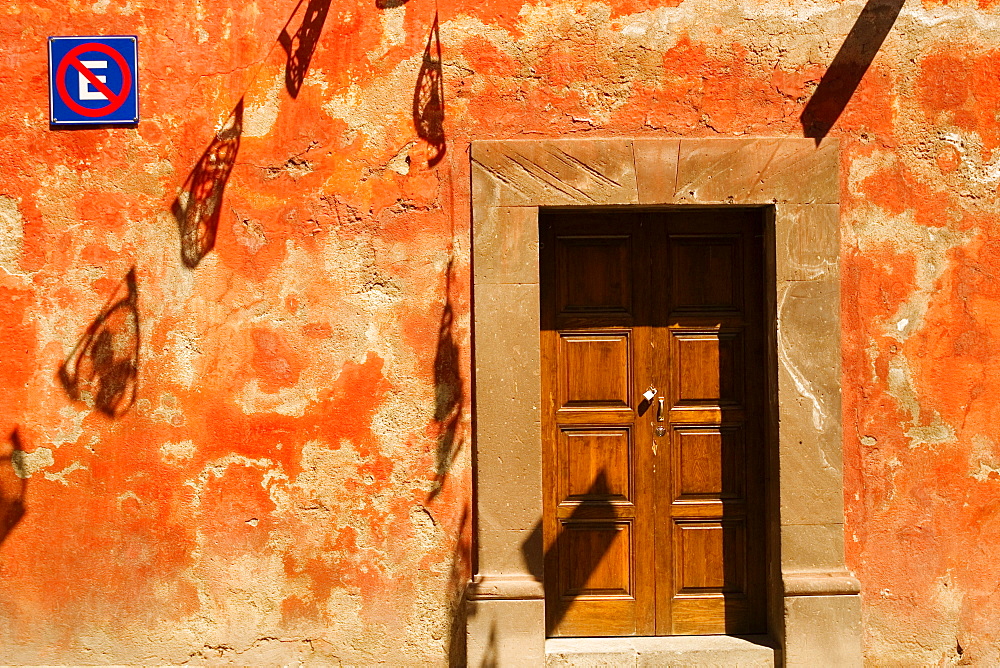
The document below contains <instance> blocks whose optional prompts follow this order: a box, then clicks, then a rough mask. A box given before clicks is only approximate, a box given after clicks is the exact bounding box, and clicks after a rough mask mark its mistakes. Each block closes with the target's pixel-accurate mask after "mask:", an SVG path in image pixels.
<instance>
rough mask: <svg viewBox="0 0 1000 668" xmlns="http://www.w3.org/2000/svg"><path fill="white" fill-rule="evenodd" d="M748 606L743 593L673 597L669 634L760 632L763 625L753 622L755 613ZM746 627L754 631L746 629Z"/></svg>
mask: <svg viewBox="0 0 1000 668" xmlns="http://www.w3.org/2000/svg"><path fill="white" fill-rule="evenodd" d="M751 608H752V606H751V605H750V603H749V602H748V601H747V599H746V597H745V596H742V595H733V594H703V595H694V596H680V597H678V598H676V599H675V600H674V604H673V616H672V619H671V627H670V633H671V634H672V635H678V636H682V635H712V634H722V633H728V634H730V635H745V634H749V633H760V632H761V631H762V627H760V626H759V625H757V624H756V622H754V621H753V620H755V619H756V616H757V613H756V612H753V611H752V609H751ZM747 628H755V629H757V630H755V631H745V630H744V629H747Z"/></svg>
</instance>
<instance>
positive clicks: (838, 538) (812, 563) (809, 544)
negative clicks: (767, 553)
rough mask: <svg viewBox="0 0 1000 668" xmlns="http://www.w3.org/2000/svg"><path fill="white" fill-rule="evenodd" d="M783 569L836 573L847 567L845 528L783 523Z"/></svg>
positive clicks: (834, 525) (832, 525)
mask: <svg viewBox="0 0 1000 668" xmlns="http://www.w3.org/2000/svg"><path fill="white" fill-rule="evenodd" d="M781 567H782V569H783V570H789V571H799V570H815V571H837V570H842V569H843V568H844V525H843V524H838V523H830V524H784V525H782V526H781Z"/></svg>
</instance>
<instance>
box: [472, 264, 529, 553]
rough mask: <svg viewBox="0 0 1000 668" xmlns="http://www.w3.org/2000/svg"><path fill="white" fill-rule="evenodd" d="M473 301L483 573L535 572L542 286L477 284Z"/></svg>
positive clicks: (480, 547)
mask: <svg viewBox="0 0 1000 668" xmlns="http://www.w3.org/2000/svg"><path fill="white" fill-rule="evenodd" d="M475 300H476V301H475V314H476V321H475V336H476V347H475V367H476V408H475V411H476V415H475V417H476V419H475V429H476V432H475V437H476V452H477V453H478V454H477V458H476V498H477V512H478V515H477V517H478V525H479V537H480V546H479V553H480V568H481V569H482V570H483V571H488V572H497V573H516V572H531V570H532V569H534V570H536V571H538V570H540V566H539V565H538V564H537V563H534V564H533V563H529V562H530V561H531V556H530V554H529V552H530V550H532V549H534V550H535V551H537V550H538V549H540V547H533V546H534V545H535V543H532V542H531V541H532V540H533V536H534V535H535V531H536V530H537V528H538V526H540V524H539V523H540V521H541V508H542V478H541V471H542V461H541V460H542V454H541V450H542V449H541V426H540V425H541V416H540V412H539V405H540V399H541V380H540V371H539V367H540V361H539V306H538V286H537V285H522V284H482V285H480V284H477V285H476V288H475ZM536 542H537V544H538V546H540V541H536ZM535 560H536V561H537V555H536V557H535Z"/></svg>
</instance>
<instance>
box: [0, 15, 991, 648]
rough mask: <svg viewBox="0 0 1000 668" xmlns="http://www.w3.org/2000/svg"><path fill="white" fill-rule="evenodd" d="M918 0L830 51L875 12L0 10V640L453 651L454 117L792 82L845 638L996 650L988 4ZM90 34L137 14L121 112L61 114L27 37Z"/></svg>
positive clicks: (604, 127) (465, 218)
mask: <svg viewBox="0 0 1000 668" xmlns="http://www.w3.org/2000/svg"><path fill="white" fill-rule="evenodd" d="M900 4H901V3H899V2H898V0H881V1H880V3H876V4H872V3H868V6H867V9H866V12H867V13H866V14H865V16H866V17H868V18H867V19H866V20H870V22H869V23H864V24H863V25H862V26H861V28H862V29H861V30H860V31H859V30H856V31H855V32H854V33H852V34H853V35H855V39H853V41H852V40H848V45H849V48H848V49H847V51H846V52H845V51H844V50H842V49H841V46H842V45H843V44H844V42H845V38H846V36H847V35H848V33H849V32H850V31H851V29H852V27H855V21H856V19H857V18H858V16H859V13H861V12H862V7H863V3H860V2H845V3H837V2H831V1H829V0H824V1H816V2H797V1H792V0H769V1H768V0H760V1H757V0H745V1H742V2H736V1H733V0H725V1H723V2H708V1H707V0H683V1H682V2H678V1H677V0H668V1H666V2H650V1H647V0H613V1H612V2H610V3H608V2H590V1H586V2H585V1H583V0H579V1H576V0H573V1H563V2H524V3H522V2H518V1H516V0H490V1H488V2H479V3H453V2H438V3H434V2H430V1H428V0H409V1H408V2H407V1H405V0H372V1H371V2H359V1H348V2H341V1H339V0H331V1H330V2H327V1H326V0H311V1H310V0H304V1H303V2H300V3H296V2H294V1H288V2H277V1H275V2H252V1H251V2H245V1H241V2H235V1H233V0H219V1H217V2H208V1H206V0H199V1H193V0H180V1H178V2H175V3H166V4H165V3H154V2H148V1H147V0H130V1H129V2H119V1H117V0H110V1H109V0H96V1H95V2H92V3H91V2H86V3H85V2H80V1H77V0H70V1H69V2H51V1H45V2H32V1H30V0H24V1H13V2H8V3H6V5H5V6H4V7H3V8H2V9H0V13H2V14H3V21H0V45H2V46H3V49H2V56H0V84H2V88H3V90H4V91H6V93H7V96H6V100H7V102H6V106H5V111H4V113H3V114H2V115H0V133H2V134H0V136H3V137H4V138H5V141H6V145H5V147H4V150H3V151H2V153H0V291H2V300H3V301H2V303H3V308H2V309H0V350H2V351H3V355H4V358H3V364H2V365H0V386H2V388H3V392H0V429H2V430H3V431H4V433H5V434H6V435H8V436H9V438H8V442H7V444H6V451H5V453H3V454H4V456H5V457H6V462H4V465H3V467H2V470H0V485H2V491H0V503H2V507H0V540H2V544H0V583H2V584H0V647H3V650H2V653H3V659H4V661H5V662H8V663H16V662H35V663H39V662H44V663H59V662H72V663H87V662H117V663H124V662H172V663H181V662H184V661H188V660H190V661H194V662H205V661H212V662H227V661H231V662H237V663H260V662H264V661H274V662H278V661H282V662H287V661H293V660H303V661H312V662H317V663H331V662H335V661H337V660H340V661H343V662H345V663H349V664H370V663H378V662H380V661H385V662H388V663H391V664H425V663H429V662H430V663H433V662H438V663H444V662H446V661H447V660H448V658H449V657H452V658H453V659H454V658H455V657H460V656H461V650H460V648H457V647H454V645H456V644H457V640H459V639H460V638H461V636H462V634H461V633H460V632H459V630H458V629H459V627H460V624H461V619H460V618H458V617H456V615H455V611H457V610H458V609H459V608H458V605H457V604H458V601H459V599H460V597H461V593H462V589H463V586H464V582H465V581H466V579H467V577H468V574H469V570H470V564H469V563H468V555H469V549H468V547H469V541H470V540H471V536H472V526H471V518H470V514H469V499H470V495H471V470H470V463H469V462H470V447H471V445H470V443H469V438H468V434H469V428H468V424H469V419H470V413H471V410H470V407H471V397H470V396H469V389H470V384H469V368H470V367H469V357H470V351H471V346H470V342H471V337H470V331H469V307H468V303H469V288H470V279H469V276H470V267H469V248H468V245H469V242H468V239H469V234H468V229H469V202H468V192H469V186H468V183H469V174H468V154H467V146H468V142H469V141H470V140H471V139H474V138H504V137H515V136H516V137H525V138H533V137H556V136H566V135H574V136H587V135H589V136H643V135H648V136H746V135H766V136H802V135H803V122H802V118H803V112H804V110H806V105H807V104H810V107H809V111H807V112H806V117H805V118H806V121H807V122H806V126H807V132H808V133H809V134H816V131H817V128H823V127H824V123H829V122H832V121H834V120H836V123H834V125H833V127H832V129H831V130H830V134H832V135H836V136H839V137H841V146H842V149H843V153H842V183H841V190H842V192H841V201H842V227H843V248H842V263H843V276H844V285H843V300H844V301H843V322H844V332H843V334H844V342H845V343H844V351H843V355H844V369H845V372H844V406H845V412H844V421H845V422H844V425H845V430H844V431H845V443H844V449H845V454H846V466H845V468H846V487H847V504H848V517H847V521H848V529H847V536H846V540H847V547H848V559H849V563H850V565H851V566H852V568H854V569H855V571H856V573H857V575H858V576H859V577H860V579H861V581H862V583H863V600H864V621H865V651H866V654H867V656H868V658H869V659H870V660H871V662H872V663H879V664H881V663H896V664H913V665H917V664H935V663H939V662H943V663H956V662H959V661H964V662H971V663H977V664H980V665H989V664H991V663H997V662H1000V624H998V623H997V621H996V620H997V619H1000V592H998V591H997V589H996V582H997V580H998V579H1000V509H998V506H997V504H996V502H995V499H996V498H997V494H998V492H1000V430H998V429H997V428H996V427H995V424H996V423H997V422H998V418H1000V415H998V413H1000V409H998V407H1000V389H997V386H996V385H995V384H994V383H991V382H990V381H991V378H992V377H993V375H994V374H996V373H997V372H998V371H1000V362H998V360H1000V355H998V354H997V352H998V349H1000V334H998V333H997V332H998V325H1000V287H998V285H1000V283H998V280H997V276H998V272H1000V242H998V239H1000V228H998V226H997V223H996V214H997V213H998V209H1000V207H998V202H997V199H998V192H997V187H998V185H1000V154H995V153H994V151H995V149H996V148H997V147H998V146H1000V119H998V117H997V109H998V108H1000V107H998V103H1000V87H998V86H997V83H998V77H1000V7H998V6H997V5H998V3H995V2H990V1H988V0H981V1H980V2H937V1H936V0H935V1H931V0H928V1H927V2H923V3H921V2H919V1H916V0H908V1H907V2H906V3H905V5H903V6H902V9H901V11H900V12H899V16H898V18H895V20H893V17H894V15H895V13H896V11H897V10H899V5H900ZM876 5H877V7H876ZM879 7H880V8H881V9H879V11H875V9H877V8H879ZM886 16H888V17H889V19H888V24H886V25H883V24H885V21H884V17H886ZM880 17H881V18H880ZM435 19H436V20H437V26H438V30H434V29H433V26H434V25H435ZM880 22H881V23H880ZM866 26H868V27H867V28H866ZM872 26H874V27H872ZM883 27H885V29H886V30H888V35H887V37H886V38H885V41H884V43H883V44H881V48H877V47H878V46H879V40H880V39H881V37H880V35H881V34H882V32H880V30H882V28H883ZM890 27H891V29H889V28H890ZM95 33H98V34H137V35H138V36H139V40H140V59H141V75H140V76H141V81H140V94H141V110H142V117H143V120H142V121H141V122H140V124H139V125H138V127H137V128H135V129H87V130H60V131H52V130H50V128H49V126H48V122H47V119H48V116H47V84H46V51H45V38H46V36H48V35H62V34H82V35H86V34H95ZM314 43H315V50H314V52H313V49H312V48H311V47H312V46H313V44H314ZM876 49H877V51H876ZM838 52H840V53H841V56H840V58H841V60H840V61H839V62H840V64H841V66H842V67H841V69H840V70H838V72H839V73H840V74H839V77H838V80H839V81H841V82H850V81H851V80H852V76H855V75H857V76H860V74H861V73H862V72H865V74H864V78H863V79H861V80H860V83H859V85H858V86H857V89H856V90H851V89H852V86H850V85H846V84H837V83H836V82H831V80H830V79H827V81H826V82H824V83H823V84H822V85H821V84H820V81H821V79H822V77H823V74H824V72H825V71H826V70H827V67H828V66H829V65H830V63H831V62H832V61H834V58H835V56H837V54H838ZM845 53H846V56H845V55H844V54H845ZM438 54H440V56H439V55H438ZM868 61H870V66H869V65H868ZM817 87H819V91H820V92H819V93H817V92H816V91H817ZM852 92H853V95H851V93H852ZM814 95H819V96H820V98H822V99H816V98H814V99H813V101H812V102H811V103H810V99H811V98H813V96H814ZM442 96H443V98H442ZM441 99H443V101H444V104H443V110H442V108H441V105H440V102H439V101H440V100H441ZM842 103H846V107H845V108H844V112H843V114H841V115H840V116H839V118H838V117H837V116H836V111H837V110H839V108H840V107H841V106H843V104H842ZM133 268H134V273H132V274H130V270H132V269H133ZM130 277H131V278H130ZM60 370H62V371H61V372H60ZM22 510H23V513H22ZM453 641H456V642H453Z"/></svg>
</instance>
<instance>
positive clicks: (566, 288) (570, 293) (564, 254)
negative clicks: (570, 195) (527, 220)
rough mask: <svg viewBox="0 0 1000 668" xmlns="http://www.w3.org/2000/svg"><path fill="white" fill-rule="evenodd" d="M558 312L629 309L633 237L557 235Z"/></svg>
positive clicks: (606, 311)
mask: <svg viewBox="0 0 1000 668" xmlns="http://www.w3.org/2000/svg"><path fill="white" fill-rule="evenodd" d="M555 244H556V246H557V249H558V250H557V258H558V260H557V261H558V278H557V280H558V282H559V305H558V309H559V312H561V313H586V312H591V313H601V312H605V313H609V312H611V313H613V312H623V313H624V312H628V311H631V308H632V238H631V237H630V236H627V235H614V236H611V235H606V236H598V235H593V236H582V235H581V236H565V235H564V236H558V237H556V239H555Z"/></svg>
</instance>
